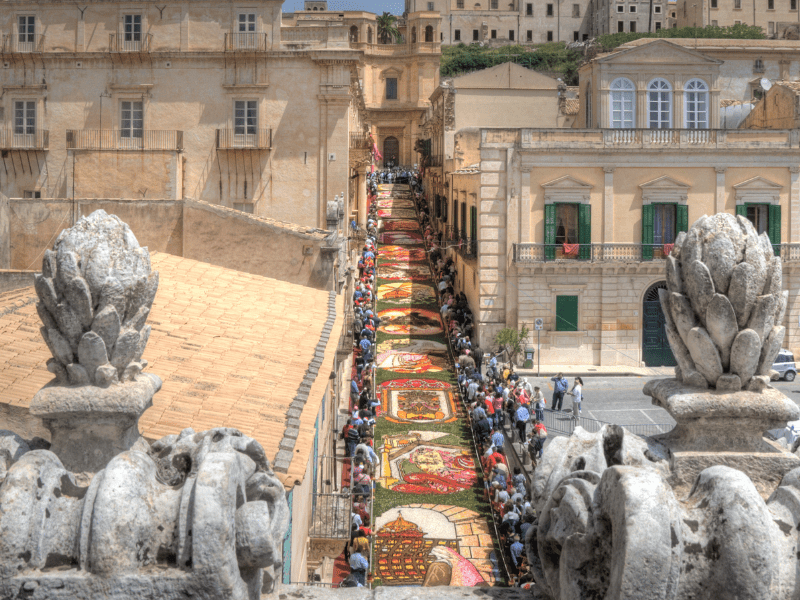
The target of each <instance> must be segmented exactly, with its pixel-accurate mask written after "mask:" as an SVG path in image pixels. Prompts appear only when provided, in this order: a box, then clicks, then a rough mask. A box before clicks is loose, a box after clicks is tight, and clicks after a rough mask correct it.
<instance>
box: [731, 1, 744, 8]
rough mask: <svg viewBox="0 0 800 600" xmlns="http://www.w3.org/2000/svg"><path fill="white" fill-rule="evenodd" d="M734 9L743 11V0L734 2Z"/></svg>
mask: <svg viewBox="0 0 800 600" xmlns="http://www.w3.org/2000/svg"><path fill="white" fill-rule="evenodd" d="M733 8H734V9H735V10H741V9H742V0H733Z"/></svg>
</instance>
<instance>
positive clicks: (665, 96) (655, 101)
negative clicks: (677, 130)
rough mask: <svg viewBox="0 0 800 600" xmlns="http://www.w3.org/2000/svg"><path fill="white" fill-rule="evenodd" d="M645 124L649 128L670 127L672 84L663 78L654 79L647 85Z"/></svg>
mask: <svg viewBox="0 0 800 600" xmlns="http://www.w3.org/2000/svg"><path fill="white" fill-rule="evenodd" d="M647 126H648V127H649V128H650V129H670V128H671V127H672V86H671V85H670V84H669V82H668V81H666V80H665V79H654V80H653V81H651V82H650V84H649V85H648V86H647Z"/></svg>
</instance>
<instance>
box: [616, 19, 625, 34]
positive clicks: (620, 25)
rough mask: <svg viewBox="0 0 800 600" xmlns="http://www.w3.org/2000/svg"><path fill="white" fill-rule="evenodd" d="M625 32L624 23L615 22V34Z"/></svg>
mask: <svg viewBox="0 0 800 600" xmlns="http://www.w3.org/2000/svg"><path fill="white" fill-rule="evenodd" d="M624 31H625V23H624V22H623V21H617V32H618V33H623V32H624Z"/></svg>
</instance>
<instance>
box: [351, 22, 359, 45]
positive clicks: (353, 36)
mask: <svg viewBox="0 0 800 600" xmlns="http://www.w3.org/2000/svg"><path fill="white" fill-rule="evenodd" d="M350 41H351V42H355V43H358V27H356V26H355V25H353V26H352V27H350Z"/></svg>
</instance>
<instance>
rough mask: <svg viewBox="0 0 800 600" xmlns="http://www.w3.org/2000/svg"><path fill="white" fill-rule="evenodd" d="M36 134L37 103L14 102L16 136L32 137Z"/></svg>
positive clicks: (30, 101) (31, 101) (32, 101)
mask: <svg viewBox="0 0 800 600" xmlns="http://www.w3.org/2000/svg"><path fill="white" fill-rule="evenodd" d="M34 133H36V101H35V100H17V101H16V102H14V134H15V135H32V134H34Z"/></svg>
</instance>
